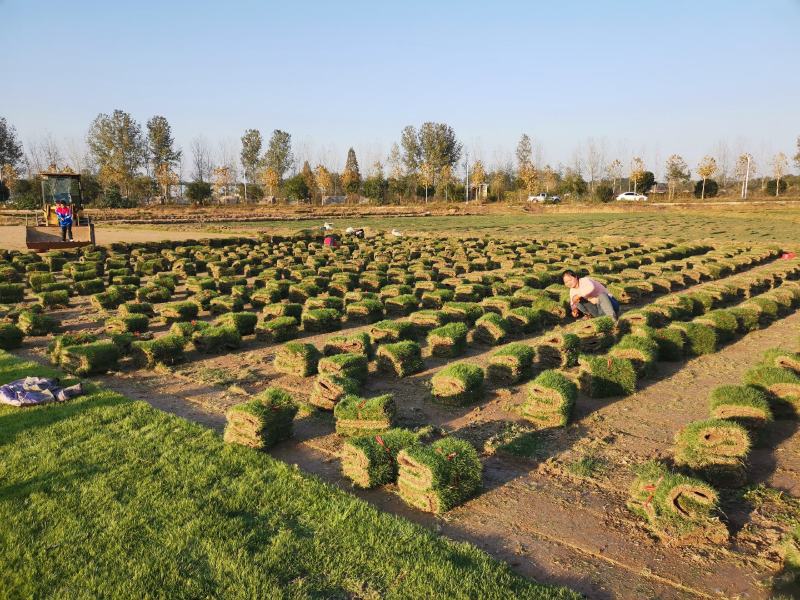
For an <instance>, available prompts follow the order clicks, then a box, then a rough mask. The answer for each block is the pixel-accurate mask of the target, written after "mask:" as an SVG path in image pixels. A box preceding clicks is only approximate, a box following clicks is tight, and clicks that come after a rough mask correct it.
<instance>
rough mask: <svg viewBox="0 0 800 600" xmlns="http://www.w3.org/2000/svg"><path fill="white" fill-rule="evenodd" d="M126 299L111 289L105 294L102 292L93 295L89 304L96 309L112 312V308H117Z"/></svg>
mask: <svg viewBox="0 0 800 600" xmlns="http://www.w3.org/2000/svg"><path fill="white" fill-rule="evenodd" d="M123 301H124V298H123V297H122V294H120V293H119V291H118V290H112V289H109V290H107V291H105V292H100V293H99V294H92V296H91V297H90V298H89V303H90V304H91V305H92V306H93V307H94V308H96V309H101V308H104V309H107V310H110V309H112V308H117V307H118V306H119V305H120V304H122V302H123Z"/></svg>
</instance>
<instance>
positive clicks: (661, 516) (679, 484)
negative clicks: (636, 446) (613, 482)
mask: <svg viewBox="0 0 800 600" xmlns="http://www.w3.org/2000/svg"><path fill="white" fill-rule="evenodd" d="M718 500H719V497H718V494H717V491H716V490H715V489H714V488H713V487H711V486H710V485H709V484H707V483H705V482H704V481H701V480H700V479H696V478H694V477H687V476H685V475H680V474H678V473H673V472H671V471H669V470H668V469H667V467H665V466H664V465H662V464H660V463H657V462H655V461H651V462H648V463H645V464H644V465H641V466H640V467H639V468H638V469H637V477H636V479H635V480H634V482H633V485H632V486H631V489H630V496H629V501H628V508H629V509H630V510H631V511H633V512H634V513H636V514H638V515H640V516H642V517H644V518H645V519H646V520H647V522H648V524H649V525H650V528H651V530H652V531H653V533H655V534H656V535H657V536H658V537H659V538H660V539H661V540H662V541H663V542H665V543H666V544H669V545H678V546H681V545H698V546H702V545H707V544H714V545H718V544H725V543H726V542H727V541H728V530H727V528H726V527H725V525H724V523H722V521H720V519H719V508H718Z"/></svg>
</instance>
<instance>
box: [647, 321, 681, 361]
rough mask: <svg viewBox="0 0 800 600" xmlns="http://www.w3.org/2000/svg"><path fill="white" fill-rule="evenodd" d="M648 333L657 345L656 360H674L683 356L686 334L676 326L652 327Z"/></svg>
mask: <svg viewBox="0 0 800 600" xmlns="http://www.w3.org/2000/svg"><path fill="white" fill-rule="evenodd" d="M648 334H649V335H650V337H651V338H652V339H653V341H654V342H655V343H656V344H657V345H658V360H663V361H667V362H675V361H679V360H683V358H684V357H685V350H684V348H685V346H686V334H685V333H684V332H683V330H682V329H679V328H678V327H663V328H661V329H653V330H652V331H649V332H648Z"/></svg>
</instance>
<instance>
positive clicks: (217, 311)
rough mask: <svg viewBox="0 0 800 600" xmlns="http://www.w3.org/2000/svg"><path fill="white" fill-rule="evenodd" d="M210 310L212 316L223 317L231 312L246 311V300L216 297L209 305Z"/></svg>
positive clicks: (236, 297) (232, 297)
mask: <svg viewBox="0 0 800 600" xmlns="http://www.w3.org/2000/svg"><path fill="white" fill-rule="evenodd" d="M208 310H209V312H210V313H211V314H212V315H222V314H225V313H230V312H241V311H242V310H244V300H243V299H242V298H241V297H239V296H233V295H231V296H216V297H214V298H211V301H210V302H209V303H208Z"/></svg>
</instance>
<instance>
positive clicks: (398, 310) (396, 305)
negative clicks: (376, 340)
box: [383, 294, 419, 317]
mask: <svg viewBox="0 0 800 600" xmlns="http://www.w3.org/2000/svg"><path fill="white" fill-rule="evenodd" d="M383 305H384V307H385V308H386V313H387V314H390V315H394V316H398V317H401V316H407V315H409V314H411V313H412V312H414V311H415V310H417V308H419V300H417V297H416V296H415V295H414V294H401V295H399V296H394V297H391V298H386V299H385V300H384V301H383Z"/></svg>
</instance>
